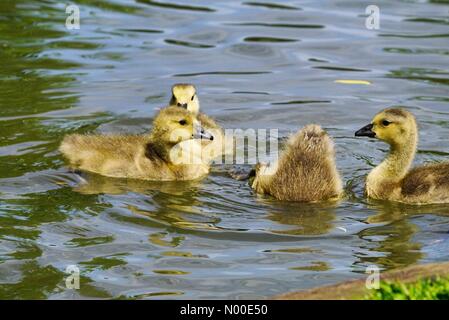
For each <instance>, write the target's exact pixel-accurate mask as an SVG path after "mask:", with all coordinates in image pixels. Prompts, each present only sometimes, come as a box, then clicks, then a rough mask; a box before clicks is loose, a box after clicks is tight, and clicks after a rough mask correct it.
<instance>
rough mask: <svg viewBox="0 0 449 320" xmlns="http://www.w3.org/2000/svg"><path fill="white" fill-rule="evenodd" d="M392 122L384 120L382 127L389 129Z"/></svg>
mask: <svg viewBox="0 0 449 320" xmlns="http://www.w3.org/2000/svg"><path fill="white" fill-rule="evenodd" d="M390 123H391V122H390V121H388V120H384V121H382V125H384V126H385V127H387V126H388V125H389V124H390Z"/></svg>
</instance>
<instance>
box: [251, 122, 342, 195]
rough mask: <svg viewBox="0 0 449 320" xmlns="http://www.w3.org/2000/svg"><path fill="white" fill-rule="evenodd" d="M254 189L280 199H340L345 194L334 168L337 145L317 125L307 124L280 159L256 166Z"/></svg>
mask: <svg viewBox="0 0 449 320" xmlns="http://www.w3.org/2000/svg"><path fill="white" fill-rule="evenodd" d="M250 183H251V187H252V188H253V189H254V190H255V191H256V192H257V193H260V194H268V195H271V196H273V197H274V198H276V199H278V200H285V201H298V202H319V201H328V200H337V199H338V198H340V196H341V195H342V192H343V188H342V182H341V178H340V175H339V173H338V170H337V167H336V165H335V151H334V144H333V142H332V139H331V138H330V137H329V135H328V134H327V133H326V132H325V131H324V130H323V129H322V128H321V127H320V126H318V125H308V126H306V127H304V128H303V129H302V130H300V131H298V132H297V133H296V134H295V135H293V136H292V137H290V138H289V140H288V142H287V143H286V148H285V150H283V152H281V153H280V155H279V160H278V161H277V162H275V163H273V164H272V165H266V164H257V165H256V169H255V177H254V180H253V181H252V182H250Z"/></svg>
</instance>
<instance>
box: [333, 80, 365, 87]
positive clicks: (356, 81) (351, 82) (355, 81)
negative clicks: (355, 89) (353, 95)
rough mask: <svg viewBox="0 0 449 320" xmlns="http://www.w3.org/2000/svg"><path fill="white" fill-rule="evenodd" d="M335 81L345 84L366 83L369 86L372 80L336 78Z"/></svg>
mask: <svg viewBox="0 0 449 320" xmlns="http://www.w3.org/2000/svg"><path fill="white" fill-rule="evenodd" d="M334 82H335V83H343V84H365V85H367V86H369V85H370V84H371V82H369V81H367V80H335V81H334Z"/></svg>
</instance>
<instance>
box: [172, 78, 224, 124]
mask: <svg viewBox="0 0 449 320" xmlns="http://www.w3.org/2000/svg"><path fill="white" fill-rule="evenodd" d="M170 106H178V107H181V108H184V109H187V110H189V111H190V112H192V113H193V114H194V115H195V116H197V118H198V120H199V121H200V122H201V124H202V126H203V127H204V128H207V129H221V127H220V126H219V125H218V124H217V123H216V122H215V121H214V120H213V119H212V118H210V117H208V116H207V115H205V114H204V113H201V112H200V100H199V98H198V95H197V93H196V88H195V86H194V85H193V84H190V83H177V84H175V85H173V87H172V97H171V99H170Z"/></svg>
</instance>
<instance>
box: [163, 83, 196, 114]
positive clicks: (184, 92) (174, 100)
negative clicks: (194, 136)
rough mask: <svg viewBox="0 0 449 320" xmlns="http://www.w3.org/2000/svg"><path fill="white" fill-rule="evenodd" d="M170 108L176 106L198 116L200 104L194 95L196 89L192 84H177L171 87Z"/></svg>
mask: <svg viewBox="0 0 449 320" xmlns="http://www.w3.org/2000/svg"><path fill="white" fill-rule="evenodd" d="M170 105H171V106H177V107H181V108H184V109H187V110H188V111H190V112H192V113H193V114H195V115H196V114H198V112H199V110H200V102H199V100H198V97H197V95H196V88H195V86H194V85H193V84H188V83H178V84H175V85H174V86H173V87H172V97H171V100H170Z"/></svg>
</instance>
